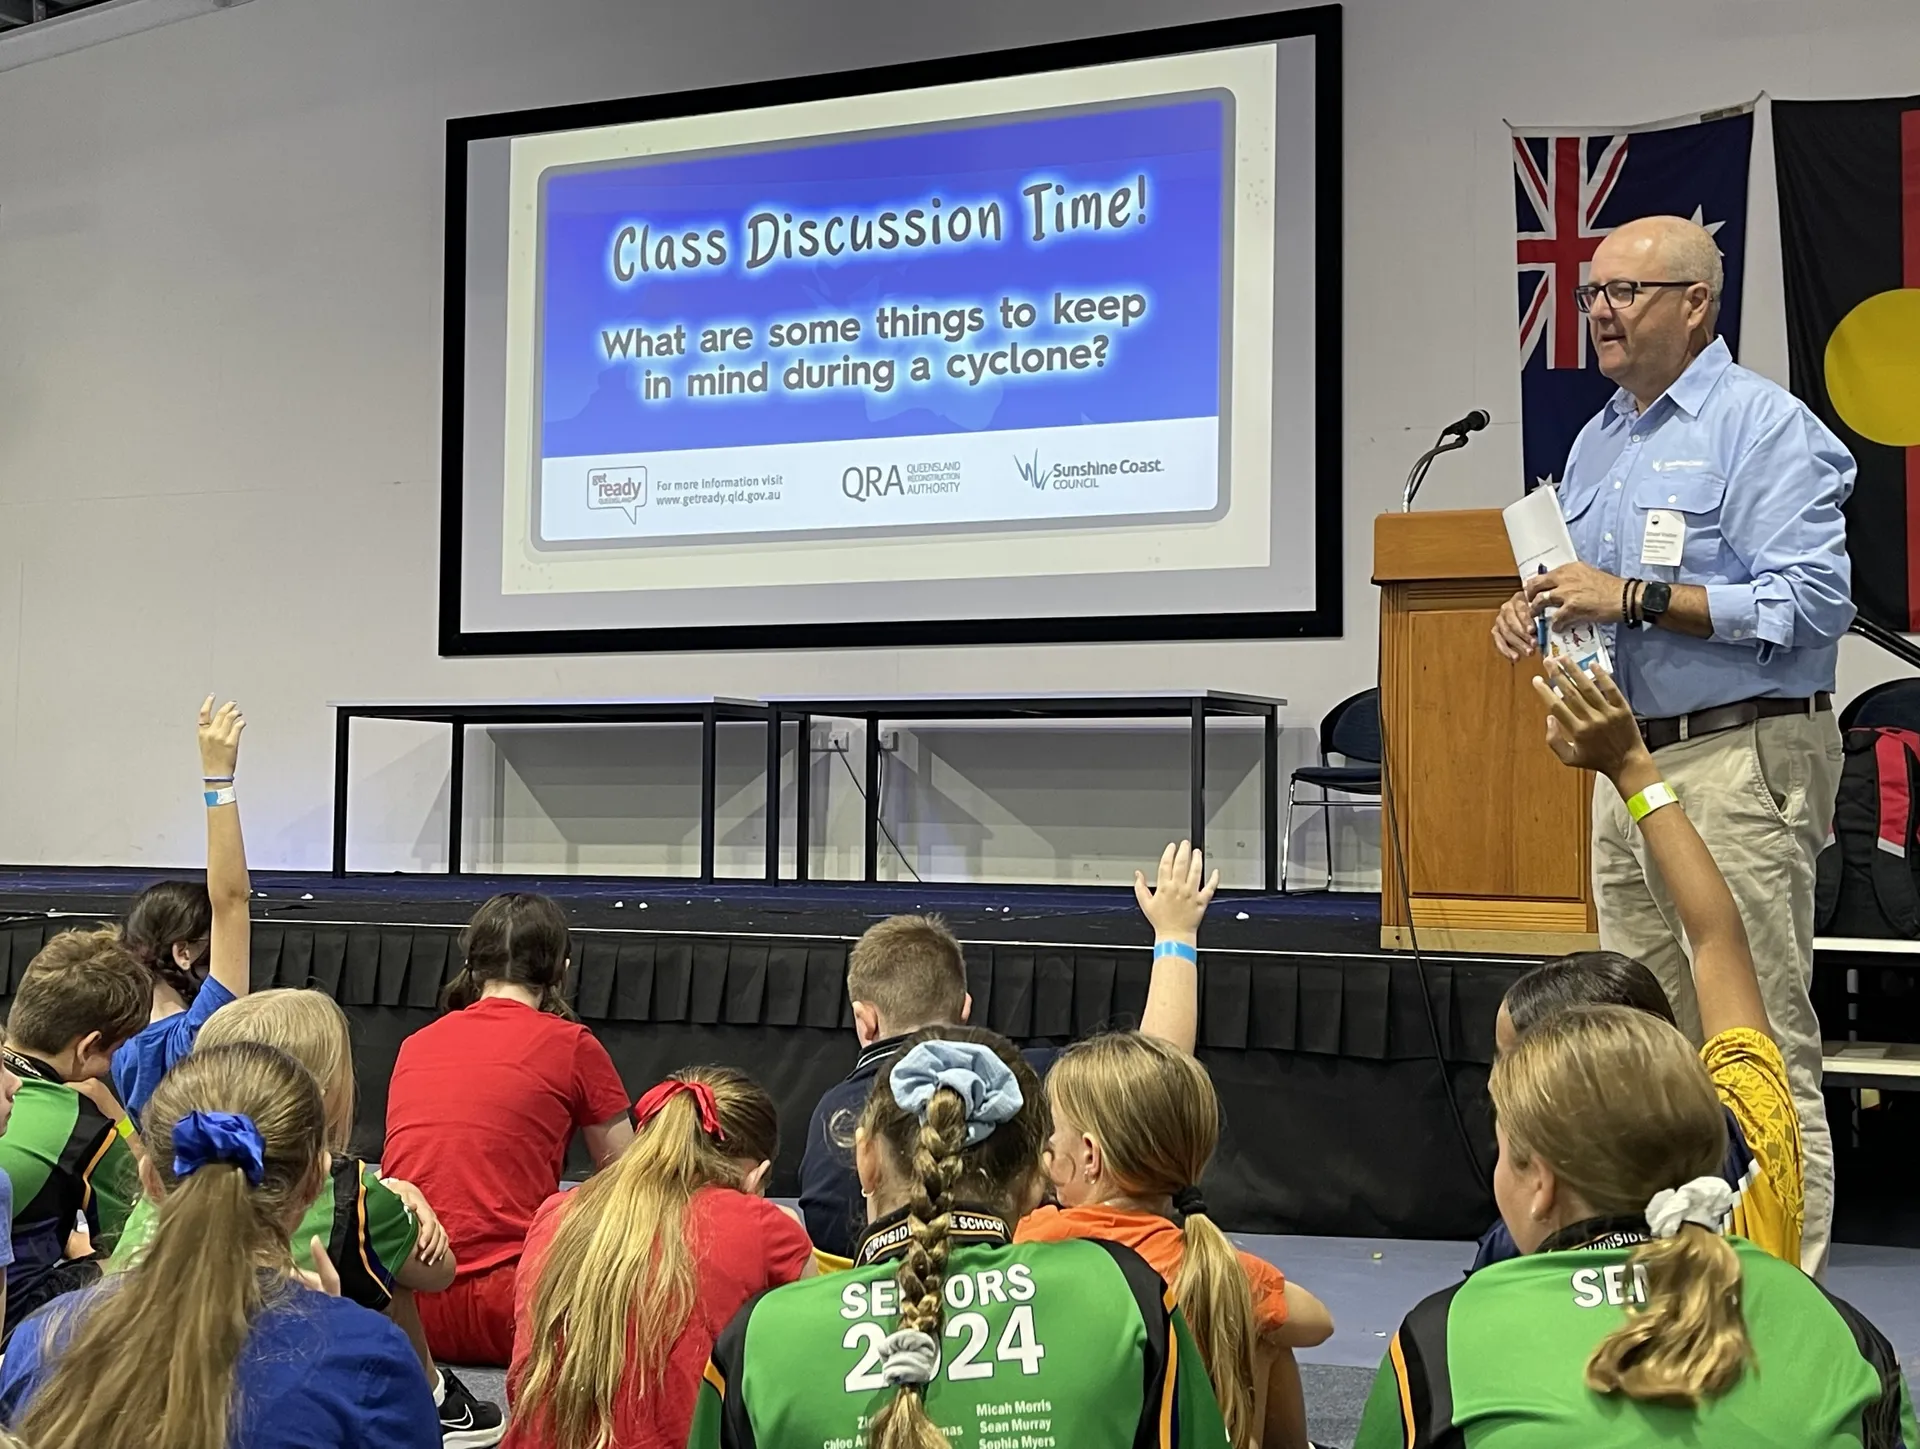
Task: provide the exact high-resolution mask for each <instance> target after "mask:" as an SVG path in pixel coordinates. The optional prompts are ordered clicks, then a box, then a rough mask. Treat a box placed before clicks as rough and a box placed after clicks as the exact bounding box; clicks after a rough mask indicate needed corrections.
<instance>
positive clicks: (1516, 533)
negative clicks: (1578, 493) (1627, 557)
mask: <svg viewBox="0 0 1920 1449" xmlns="http://www.w3.org/2000/svg"><path fill="white" fill-rule="evenodd" d="M1500 516H1501V517H1502V518H1504V519H1506V521H1507V542H1508V543H1510V544H1512V545H1513V561H1514V564H1515V565H1516V566H1517V568H1518V571H1519V574H1520V578H1521V580H1522V582H1523V583H1524V582H1525V580H1527V579H1530V578H1532V577H1534V576H1535V575H1536V574H1540V573H1552V572H1553V571H1554V570H1555V569H1557V568H1559V567H1560V566H1561V565H1562V564H1570V563H1577V562H1579V555H1577V554H1576V553H1574V551H1573V535H1572V534H1570V533H1568V532H1567V521H1566V519H1564V518H1562V517H1561V516H1560V495H1559V493H1558V491H1557V490H1556V489H1554V488H1553V487H1551V486H1549V487H1545V488H1536V489H1534V490H1533V492H1531V493H1529V494H1528V495H1527V496H1526V497H1525V498H1522V499H1521V500H1520V501H1519V502H1518V503H1509V504H1508V505H1507V506H1506V507H1505V508H1503V509H1502V510H1501V511H1500ZM1547 654H1548V655H1549V657H1561V656H1564V657H1567V658H1570V659H1572V660H1573V661H1574V663H1576V664H1578V665H1579V666H1580V668H1582V669H1585V670H1587V671H1588V672H1589V673H1590V672H1592V670H1593V669H1594V667H1595V666H1596V665H1598V666H1599V667H1600V668H1601V669H1604V670H1606V671H1607V673H1609V674H1611V673H1613V660H1612V659H1611V658H1609V657H1608V654H1607V646H1606V644H1605V642H1604V641H1603V640H1602V639H1601V637H1600V626H1599V625H1598V624H1571V625H1568V626H1567V627H1566V628H1565V629H1562V628H1560V627H1559V626H1558V625H1556V624H1554V623H1553V620H1552V615H1551V613H1549V615H1548V628H1547Z"/></svg>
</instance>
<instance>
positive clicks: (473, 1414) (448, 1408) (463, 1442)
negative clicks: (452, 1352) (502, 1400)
mask: <svg viewBox="0 0 1920 1449" xmlns="http://www.w3.org/2000/svg"><path fill="white" fill-rule="evenodd" d="M506 1432H507V1424H506V1420H505V1419H503V1418H502V1417H501V1416H500V1409H499V1407H498V1406H497V1405H495V1404H489V1403H486V1402H485V1401H483V1400H481V1399H476V1398H475V1397H474V1396H473V1394H472V1393H471V1392H470V1391H469V1390H468V1388H467V1386H466V1385H465V1384H463V1383H461V1382H460V1380H459V1379H457V1378H455V1377H454V1375H453V1370H452V1369H450V1368H443V1369H441V1370H440V1442H441V1443H442V1444H444V1445H445V1446H446V1449H491V1446H492V1445H495V1444H498V1443H499V1442H500V1440H501V1439H502V1438H503V1437H504V1436H505V1435H506Z"/></svg>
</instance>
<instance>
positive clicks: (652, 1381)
mask: <svg viewBox="0 0 1920 1449" xmlns="http://www.w3.org/2000/svg"><path fill="white" fill-rule="evenodd" d="M634 1118H635V1121H636V1123H637V1124H638V1130H637V1133H636V1135H635V1137H634V1139H633V1145H632V1146H631V1147H629V1148H628V1149H627V1150H626V1151H625V1152H623V1153H622V1154H621V1155H620V1160H619V1161H618V1162H616V1163H614V1165H613V1166H611V1167H609V1168H608V1169H607V1170H606V1171H605V1172H602V1173H598V1174H596V1175H595V1176H594V1177H593V1178H592V1179H591V1180H590V1181H589V1182H587V1183H586V1184H585V1185H584V1186H582V1187H580V1188H579V1189H577V1190H576V1191H573V1192H563V1193H557V1194H555V1195H554V1196H553V1197H550V1198H548V1199H547V1201H546V1202H545V1203H544V1204H542V1205H541V1208H540V1212H539V1214H538V1215H537V1216H536V1217H535V1218H534V1220H533V1227H532V1229H531V1230H530V1231H529V1232H528V1233H527V1249H526V1253H525V1255H524V1256H523V1257H522V1258H521V1260H520V1274H519V1282H518V1286H517V1287H516V1289H515V1293H514V1297H515V1313H514V1332H513V1364H512V1367H511V1368H510V1369H509V1371H508V1374H507V1389H508V1394H509V1396H510V1399H511V1402H512V1406H513V1427H512V1429H511V1431H510V1432H509V1434H508V1436H507V1440H506V1442H507V1444H508V1445H509V1446H510V1449H599V1446H602V1445H616V1446H618V1449H682V1446H683V1445H685V1444H686V1442H687V1429H688V1426H689V1425H690V1424H691V1423H692V1422H693V1405H694V1400H695V1399H696V1398H697V1397H698V1394H699V1390H700V1377H701V1374H702V1373H703V1372H704V1371H705V1369H706V1366H707V1355H708V1354H710V1353H711V1352H712V1351H713V1341H714V1338H715V1337H716V1336H717V1335H718V1334H719V1332H720V1330H721V1329H723V1328H725V1327H726V1326H727V1324H728V1323H729V1322H730V1321H731V1320H732V1318H733V1316H734V1314H736V1313H738V1312H739V1311H740V1308H741V1306H742V1305H743V1304H744V1303H746V1301H747V1300H748V1299H750V1298H752V1297H753V1296H754V1295H755V1294H757V1293H760V1292H762V1291H764V1290H766V1289H768V1288H773V1287H778V1286H779V1285H780V1284H782V1283H791V1282H793V1281H794V1280H795V1279H797V1278H803V1277H805V1276H807V1275H808V1274H810V1273H812V1272H814V1271H816V1270H815V1268H814V1263H813V1245H812V1244H811V1243H809V1242H808V1241H807V1235H806V1233H805V1232H804V1231H803V1230H802V1229H801V1227H800V1224H799V1223H798V1222H797V1221H796V1220H795V1219H794V1218H793V1217H791V1216H790V1215H789V1214H788V1213H787V1211H786V1210H785V1209H783V1208H779V1207H776V1206H774V1205H773V1204H772V1203H770V1202H768V1201H767V1200H766V1199H765V1198H764V1197H762V1196H760V1194H761V1193H762V1192H764V1191H765V1190H766V1184H767V1178H768V1176H769V1175H770V1174H771V1173H772V1171H773V1159H774V1156H775V1155H776V1153H777V1152H778V1151H779V1117H778V1115H777V1113H776V1112H775V1110H774V1105H773V1099H772V1098H771V1097H769V1096H768V1095H767V1094H766V1092H765V1091H764V1090H762V1089H761V1088H760V1087H759V1086H758V1085H756V1084H755V1083H754V1082H752V1081H750V1080H749V1079H748V1078H746V1077H744V1076H742V1075H741V1074H740V1073H739V1072H736V1071H731V1070H729V1069H728V1068H726V1067H690V1068H688V1069H686V1070H684V1071H680V1072H675V1073H674V1074H673V1075H672V1076H671V1077H669V1078H667V1080H666V1081H664V1082H662V1083H660V1084H659V1085H658V1086H657V1087H654V1088H653V1089H652V1090H651V1091H649V1092H648V1093H647V1094H646V1095H645V1096H643V1097H642V1098H641V1099H640V1101H639V1102H638V1103H637V1104H636V1106H635V1107H634Z"/></svg>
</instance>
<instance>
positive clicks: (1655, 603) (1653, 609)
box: [1640, 579, 1673, 629]
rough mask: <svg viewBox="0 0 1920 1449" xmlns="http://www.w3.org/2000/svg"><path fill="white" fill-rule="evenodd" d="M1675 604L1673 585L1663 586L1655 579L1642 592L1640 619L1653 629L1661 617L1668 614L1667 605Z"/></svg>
mask: <svg viewBox="0 0 1920 1449" xmlns="http://www.w3.org/2000/svg"><path fill="white" fill-rule="evenodd" d="M1672 602H1673V585H1672V584H1663V583H1661V582H1660V581H1659V580H1657V579H1655V580H1653V581H1652V582H1650V583H1648V584H1647V585H1646V586H1645V587H1644V588H1643V589H1641V591H1640V617H1641V619H1642V620H1643V621H1644V622H1645V624H1646V626H1647V627H1648V628H1649V629H1651V628H1653V627H1654V626H1655V625H1656V624H1658V623H1659V622H1660V616H1661V615H1662V614H1664V613H1666V612H1667V605H1668V604H1670V603H1672Z"/></svg>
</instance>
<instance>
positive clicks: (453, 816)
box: [447, 715, 467, 875]
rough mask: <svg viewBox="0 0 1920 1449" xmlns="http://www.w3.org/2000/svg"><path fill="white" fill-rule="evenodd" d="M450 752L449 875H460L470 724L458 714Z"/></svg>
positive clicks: (448, 790)
mask: <svg viewBox="0 0 1920 1449" xmlns="http://www.w3.org/2000/svg"><path fill="white" fill-rule="evenodd" d="M447 723H448V724H450V725H451V726H452V727H453V735H452V742H451V744H450V745H449V747H448V750H447V759H448V766H449V768H448V772H447V874H448V875H460V874H462V871H461V869H460V847H461V844H462V843H463V838H464V836H465V834H466V832H465V831H463V830H462V829H461V828H460V827H461V826H462V825H463V824H464V823H465V820H464V817H465V815H466V813H467V722H466V721H465V720H463V719H461V718H460V716H458V715H455V716H454V717H453V718H452V719H451V720H449V721H448V722H447Z"/></svg>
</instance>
